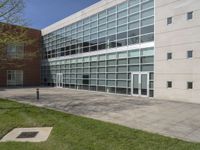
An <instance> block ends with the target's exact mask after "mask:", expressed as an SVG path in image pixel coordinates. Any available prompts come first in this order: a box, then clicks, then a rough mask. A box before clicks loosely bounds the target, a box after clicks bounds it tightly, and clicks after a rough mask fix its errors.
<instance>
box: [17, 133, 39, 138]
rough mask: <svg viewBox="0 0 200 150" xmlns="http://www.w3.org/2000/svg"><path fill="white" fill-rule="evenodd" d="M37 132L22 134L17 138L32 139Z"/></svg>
mask: <svg viewBox="0 0 200 150" xmlns="http://www.w3.org/2000/svg"><path fill="white" fill-rule="evenodd" d="M37 134H38V132H22V133H20V135H19V136H17V138H34V137H35V136H36V135H37Z"/></svg>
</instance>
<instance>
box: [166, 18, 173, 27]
mask: <svg viewBox="0 0 200 150" xmlns="http://www.w3.org/2000/svg"><path fill="white" fill-rule="evenodd" d="M169 24H172V17H168V18H167V25H169Z"/></svg>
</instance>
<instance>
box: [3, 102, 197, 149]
mask: <svg viewBox="0 0 200 150" xmlns="http://www.w3.org/2000/svg"><path fill="white" fill-rule="evenodd" d="M41 126H44V127H45V126H47V127H49V126H53V130H52V132H51V135H50V137H49V138H48V140H47V141H46V142H41V143H28V142H26V143H20V142H7V143H0V150H167V149H170V150H193V149H195V150H199V149H200V144H195V143H189V142H184V141H181V140H177V139H172V138H168V137H164V136H160V135H157V134H151V133H147V132H143V131H140V130H134V129H130V128H127V127H123V126H119V125H115V124H111V123H105V122H102V121H97V120H93V119H88V118H84V117H78V116H74V115H69V114H65V113H62V112H57V111H53V110H48V109H44V108H38V107H34V106H30V105H25V104H19V103H16V102H12V101H8V100H2V99H0V138H2V137H3V136H4V135H5V134H6V133H7V132H8V131H10V130H12V129H13V128H16V127H41Z"/></svg>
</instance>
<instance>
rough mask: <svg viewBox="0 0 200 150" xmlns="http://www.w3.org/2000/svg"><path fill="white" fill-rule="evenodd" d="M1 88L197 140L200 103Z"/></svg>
mask: <svg viewBox="0 0 200 150" xmlns="http://www.w3.org/2000/svg"><path fill="white" fill-rule="evenodd" d="M40 94H41V97H40V101H37V100H36V95H35V88H25V89H0V97H3V98H10V99H15V100H17V101H20V102H28V103H32V104H34V105H37V106H45V107H50V108H54V109H58V110H61V111H65V112H67V113H72V114H75V115H81V116H86V117H90V118H94V119H99V120H103V121H108V122H113V123H117V124H121V125H124V126H127V127H131V128H136V129H141V130H145V131H149V132H153V133H159V134H162V135H166V136H170V137H176V138H179V139H183V140H187V141H193V142H200V105H199V104H190V103H181V102H172V101H161V100H152V99H150V100H149V99H144V98H136V97H131V96H122V95H114V94H106V93H100V92H89V91H77V90H72V89H58V88H41V89H40Z"/></svg>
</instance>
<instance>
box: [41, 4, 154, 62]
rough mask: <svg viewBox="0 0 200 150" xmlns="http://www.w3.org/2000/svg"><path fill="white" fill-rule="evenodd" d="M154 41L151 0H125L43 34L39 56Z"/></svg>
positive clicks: (48, 57) (72, 53) (52, 56)
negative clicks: (41, 50)
mask: <svg viewBox="0 0 200 150" xmlns="http://www.w3.org/2000/svg"><path fill="white" fill-rule="evenodd" d="M150 41H154V0H127V1H125V2H123V3H121V4H119V5H117V6H114V7H112V8H109V9H106V10H104V11H102V12H99V13H97V14H94V15H92V16H90V17H88V18H85V19H83V20H80V21H78V22H75V23H73V24H71V25H68V26H66V27H64V28H61V29H59V30H56V31H54V32H51V33H49V34H47V35H45V36H44V37H43V47H44V48H43V50H44V52H43V59H50V58H56V57H62V56H68V55H75V54H80V53H87V52H92V51H99V50H104V49H110V48H116V47H121V46H127V45H133V44H139V43H145V42H150Z"/></svg>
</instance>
